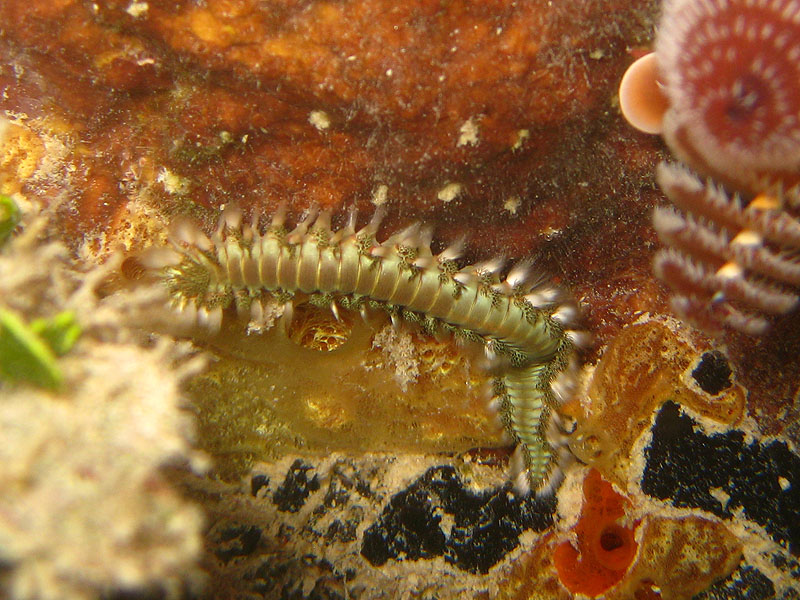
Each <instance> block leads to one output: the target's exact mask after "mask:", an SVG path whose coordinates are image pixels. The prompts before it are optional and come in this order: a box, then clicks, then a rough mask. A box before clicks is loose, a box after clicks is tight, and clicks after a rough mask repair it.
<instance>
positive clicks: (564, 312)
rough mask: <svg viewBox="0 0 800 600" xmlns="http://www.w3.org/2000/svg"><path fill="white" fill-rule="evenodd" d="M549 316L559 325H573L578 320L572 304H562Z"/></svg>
mask: <svg viewBox="0 0 800 600" xmlns="http://www.w3.org/2000/svg"><path fill="white" fill-rule="evenodd" d="M551 316H552V317H553V320H555V321H556V322H558V323H560V324H561V325H565V326H566V325H574V324H575V321H576V320H577V318H578V309H577V308H576V307H575V306H573V305H572V304H562V305H561V306H559V307H558V309H556V311H555V312H554V313H553V314H552V315H551Z"/></svg>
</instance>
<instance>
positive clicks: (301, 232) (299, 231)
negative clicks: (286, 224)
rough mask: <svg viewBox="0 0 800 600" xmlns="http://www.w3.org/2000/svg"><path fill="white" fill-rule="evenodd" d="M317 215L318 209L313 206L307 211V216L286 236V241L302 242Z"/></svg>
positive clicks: (291, 242) (292, 242)
mask: <svg viewBox="0 0 800 600" xmlns="http://www.w3.org/2000/svg"><path fill="white" fill-rule="evenodd" d="M316 216H317V209H316V208H314V207H312V208H309V209H308V211H306V215H305V217H303V219H302V220H301V221H300V222H299V223H298V224H297V226H296V227H295V228H294V229H293V230H292V231H291V233H289V235H288V236H286V241H287V242H289V243H290V244H302V243H303V242H304V241H305V239H306V234H307V233H308V228H309V226H310V225H311V223H312V222H313V221H314V219H315V218H316Z"/></svg>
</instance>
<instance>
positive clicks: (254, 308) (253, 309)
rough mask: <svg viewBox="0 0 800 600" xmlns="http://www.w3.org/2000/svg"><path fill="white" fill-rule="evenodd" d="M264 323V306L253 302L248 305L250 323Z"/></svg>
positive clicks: (256, 301)
mask: <svg viewBox="0 0 800 600" xmlns="http://www.w3.org/2000/svg"><path fill="white" fill-rule="evenodd" d="M263 322H264V306H263V305H262V304H261V302H260V301H258V300H255V301H253V302H252V303H251V304H250V323H251V324H253V325H260V324H262V323H263Z"/></svg>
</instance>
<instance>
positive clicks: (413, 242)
mask: <svg viewBox="0 0 800 600" xmlns="http://www.w3.org/2000/svg"><path fill="white" fill-rule="evenodd" d="M419 228H420V223H419V221H417V222H416V223H412V224H411V225H409V226H408V227H406V228H405V229H403V230H402V231H400V232H399V233H398V234H397V235H396V238H397V243H398V244H402V245H403V246H410V247H412V248H416V247H417V246H419ZM393 237H395V236H393Z"/></svg>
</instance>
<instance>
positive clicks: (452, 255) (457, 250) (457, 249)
mask: <svg viewBox="0 0 800 600" xmlns="http://www.w3.org/2000/svg"><path fill="white" fill-rule="evenodd" d="M465 244H466V240H465V239H464V238H463V237H461V238H459V239H457V240H456V241H455V242H453V243H452V244H450V245H449V246H448V247H447V248H445V249H444V250H442V251H441V252H440V253H439V254H438V255H437V256H436V258H437V260H438V261H439V262H447V261H450V260H456V259H457V258H459V257H460V256H461V255H462V254H463V253H464V245H465Z"/></svg>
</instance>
